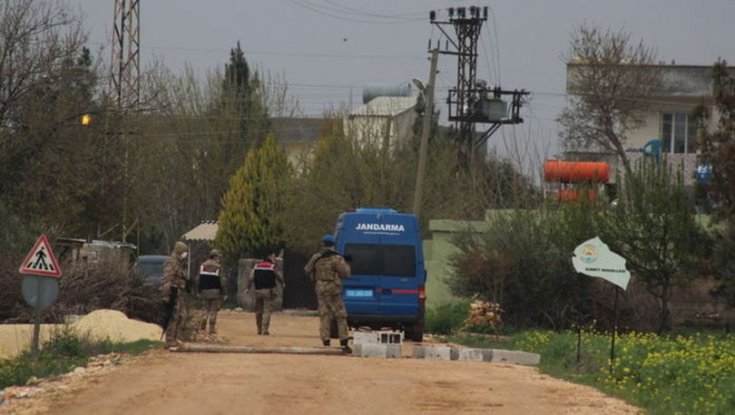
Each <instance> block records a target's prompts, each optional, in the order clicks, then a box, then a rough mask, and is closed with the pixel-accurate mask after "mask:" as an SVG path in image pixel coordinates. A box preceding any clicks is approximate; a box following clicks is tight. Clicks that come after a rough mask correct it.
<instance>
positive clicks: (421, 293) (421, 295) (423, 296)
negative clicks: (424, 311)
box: [419, 285, 426, 304]
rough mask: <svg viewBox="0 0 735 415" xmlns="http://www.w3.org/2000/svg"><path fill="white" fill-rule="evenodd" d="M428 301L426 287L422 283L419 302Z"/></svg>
mask: <svg viewBox="0 0 735 415" xmlns="http://www.w3.org/2000/svg"><path fill="white" fill-rule="evenodd" d="M424 303H426V288H425V287H424V286H423V285H422V286H419V304H424Z"/></svg>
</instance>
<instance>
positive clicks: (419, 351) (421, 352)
mask: <svg viewBox="0 0 735 415" xmlns="http://www.w3.org/2000/svg"><path fill="white" fill-rule="evenodd" d="M425 355H426V346H413V352H412V354H411V356H413V358H414V359H423V358H424V356H425Z"/></svg>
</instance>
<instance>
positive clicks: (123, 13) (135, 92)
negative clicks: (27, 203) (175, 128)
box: [110, 0, 140, 242]
mask: <svg viewBox="0 0 735 415" xmlns="http://www.w3.org/2000/svg"><path fill="white" fill-rule="evenodd" d="M110 89H111V90H112V93H113V96H114V99H115V104H116V107H117V114H118V125H117V128H119V129H121V131H120V133H119V134H120V139H121V142H122V145H123V146H124V148H125V150H124V154H123V173H122V174H123V189H122V193H123V194H122V216H123V217H122V241H123V242H126V241H127V234H128V191H129V188H130V167H129V164H130V160H129V159H130V140H129V137H128V136H129V135H130V132H129V131H128V132H126V130H132V131H134V132H133V134H138V129H137V128H135V127H132V126H131V124H130V123H129V122H128V120H127V118H128V117H124V116H123V115H125V114H126V113H129V112H133V113H137V111H138V109H139V106H140V0H115V15H114V17H113V31H112V56H111V59H110ZM131 127H132V128H131ZM131 228H132V226H131Z"/></svg>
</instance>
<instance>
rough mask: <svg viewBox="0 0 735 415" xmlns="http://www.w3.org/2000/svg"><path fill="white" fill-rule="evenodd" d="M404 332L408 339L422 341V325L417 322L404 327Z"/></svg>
mask: <svg viewBox="0 0 735 415" xmlns="http://www.w3.org/2000/svg"><path fill="white" fill-rule="evenodd" d="M404 334H405V336H406V338H407V339H408V340H411V341H413V342H422V341H424V325H423V324H420V323H419V324H416V325H415V326H412V327H406V330H405V332H404Z"/></svg>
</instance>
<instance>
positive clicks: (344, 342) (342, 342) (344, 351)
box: [339, 339, 352, 354]
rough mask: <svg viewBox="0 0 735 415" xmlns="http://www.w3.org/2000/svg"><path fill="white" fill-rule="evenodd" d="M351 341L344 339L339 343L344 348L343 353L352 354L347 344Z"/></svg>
mask: <svg viewBox="0 0 735 415" xmlns="http://www.w3.org/2000/svg"><path fill="white" fill-rule="evenodd" d="M349 341H350V339H344V340H340V341H339V344H340V346H342V353H347V354H350V353H352V349H351V348H350V346H349V345H348V344H347V343H348V342H349Z"/></svg>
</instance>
